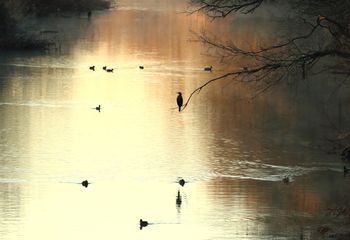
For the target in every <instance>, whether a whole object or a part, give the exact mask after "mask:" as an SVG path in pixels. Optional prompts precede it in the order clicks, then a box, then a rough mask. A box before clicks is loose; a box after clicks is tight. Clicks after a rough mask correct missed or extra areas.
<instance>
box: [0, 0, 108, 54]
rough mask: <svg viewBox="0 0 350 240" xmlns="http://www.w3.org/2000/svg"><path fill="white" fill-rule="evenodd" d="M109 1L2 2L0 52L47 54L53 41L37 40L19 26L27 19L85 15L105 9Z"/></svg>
mask: <svg viewBox="0 0 350 240" xmlns="http://www.w3.org/2000/svg"><path fill="white" fill-rule="evenodd" d="M110 6H111V1H110V0H76V1H73V0H59V1H54V2H48V1H46V0H29V1H24V0H15V1H9V0H5V1H3V2H1V3H0V31H1V32H2V34H1V36H0V49H2V50H6V49H7V50H47V49H50V48H51V47H52V46H55V41H54V39H52V40H50V39H40V36H37V35H38V34H37V33H30V32H28V31H27V30H26V29H25V28H23V27H22V26H23V25H24V23H25V22H26V19H27V18H28V16H31V17H33V16H34V17H42V16H48V15H51V14H57V13H67V12H69V13H77V14H78V13H79V14H80V13H86V16H87V17H89V15H88V13H89V12H90V11H93V10H103V9H108V8H110Z"/></svg>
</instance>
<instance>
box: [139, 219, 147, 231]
mask: <svg viewBox="0 0 350 240" xmlns="http://www.w3.org/2000/svg"><path fill="white" fill-rule="evenodd" d="M147 225H148V222H147V221H143V220H142V219H140V229H142V228H143V227H147Z"/></svg>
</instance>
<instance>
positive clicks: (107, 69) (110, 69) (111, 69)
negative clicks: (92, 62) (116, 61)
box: [106, 68, 114, 72]
mask: <svg viewBox="0 0 350 240" xmlns="http://www.w3.org/2000/svg"><path fill="white" fill-rule="evenodd" d="M113 70H114V69H113V68H106V72H113Z"/></svg>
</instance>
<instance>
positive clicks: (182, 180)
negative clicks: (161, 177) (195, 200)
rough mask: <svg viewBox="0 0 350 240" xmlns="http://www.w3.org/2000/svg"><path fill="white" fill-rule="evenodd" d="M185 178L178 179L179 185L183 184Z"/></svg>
mask: <svg viewBox="0 0 350 240" xmlns="http://www.w3.org/2000/svg"><path fill="white" fill-rule="evenodd" d="M185 183H186V182H185V180H184V179H183V178H181V179H180V180H179V184H180V185H181V187H183V186H185Z"/></svg>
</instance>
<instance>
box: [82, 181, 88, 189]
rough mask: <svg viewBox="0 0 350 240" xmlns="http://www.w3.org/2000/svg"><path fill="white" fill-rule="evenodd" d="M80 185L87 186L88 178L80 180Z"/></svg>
mask: <svg viewBox="0 0 350 240" xmlns="http://www.w3.org/2000/svg"><path fill="white" fill-rule="evenodd" d="M81 185H83V186H84V187H86V188H87V187H88V185H89V182H88V180H84V181H82V182H81Z"/></svg>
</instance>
